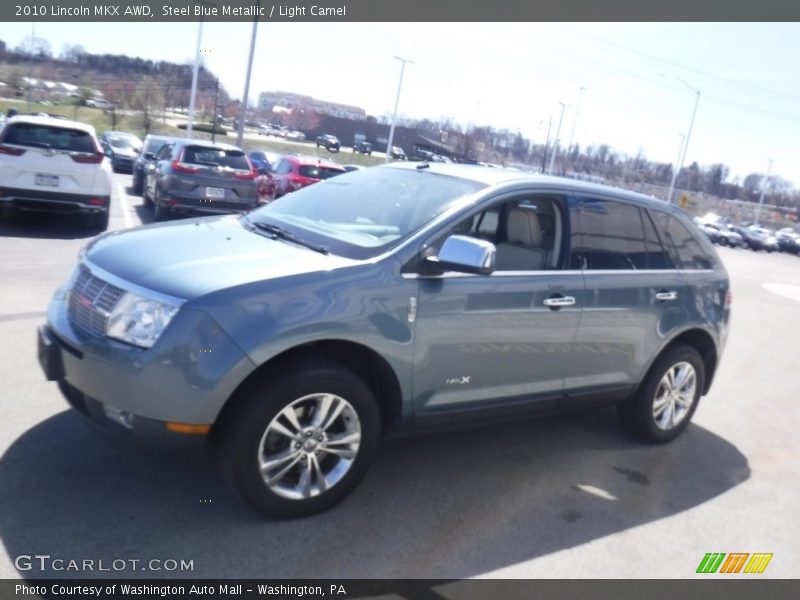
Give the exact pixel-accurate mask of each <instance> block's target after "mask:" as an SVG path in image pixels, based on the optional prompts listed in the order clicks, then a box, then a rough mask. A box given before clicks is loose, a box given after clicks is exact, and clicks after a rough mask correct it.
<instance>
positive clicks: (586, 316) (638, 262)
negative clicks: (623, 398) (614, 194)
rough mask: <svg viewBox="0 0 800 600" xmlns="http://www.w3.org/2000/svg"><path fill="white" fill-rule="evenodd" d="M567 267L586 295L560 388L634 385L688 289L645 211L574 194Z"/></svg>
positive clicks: (678, 318)
mask: <svg viewBox="0 0 800 600" xmlns="http://www.w3.org/2000/svg"><path fill="white" fill-rule="evenodd" d="M573 206H574V208H575V211H576V213H577V219H576V220H577V223H576V230H575V242H574V245H573V249H572V260H573V266H575V267H577V268H580V269H581V270H582V271H583V274H584V278H585V282H586V300H585V305H584V307H583V316H582V317H581V324H580V327H579V328H578V335H577V338H576V341H575V349H574V352H575V353H574V357H573V360H572V361H571V362H570V366H569V370H568V372H567V375H566V381H565V387H566V389H567V392H568V393H571V394H581V393H587V394H593V393H597V392H603V391H606V392H613V391H615V390H616V391H618V392H620V393H625V392H627V390H628V389H629V388H630V387H631V386H632V385H635V384H637V383H638V382H639V380H640V379H641V377H642V375H643V370H644V368H645V366H646V365H647V364H649V361H650V360H651V358H652V356H653V353H654V352H655V351H656V349H657V348H659V347H660V346H661V343H662V340H663V339H664V337H665V336H669V334H670V332H671V331H672V330H673V329H674V328H676V327H678V326H680V325H681V324H682V323H684V321H685V318H684V315H685V311H684V310H683V308H682V302H683V299H684V296H685V295H686V286H685V283H684V280H683V279H682V277H681V275H680V273H679V272H678V270H677V269H676V268H675V264H674V262H673V261H672V259H671V257H670V255H669V254H668V252H667V251H666V250H665V248H664V246H663V245H662V242H661V240H660V238H659V236H658V234H657V232H656V228H655V227H654V224H653V222H652V220H651V219H650V217H649V215H648V212H647V211H646V210H644V209H643V208H641V207H639V206H638V205H636V204H632V203H627V202H624V201H618V200H615V199H610V198H595V197H579V198H576V199H575V200H574V204H573Z"/></svg>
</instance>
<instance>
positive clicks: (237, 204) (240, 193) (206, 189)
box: [144, 139, 258, 221]
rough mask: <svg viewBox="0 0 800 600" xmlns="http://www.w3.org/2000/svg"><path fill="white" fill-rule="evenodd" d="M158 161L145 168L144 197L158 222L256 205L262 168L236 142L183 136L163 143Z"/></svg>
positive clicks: (240, 210)
mask: <svg viewBox="0 0 800 600" xmlns="http://www.w3.org/2000/svg"><path fill="white" fill-rule="evenodd" d="M155 160H156V162H155V164H153V165H150V166H149V167H148V170H147V176H146V178H145V184H144V200H145V204H148V205H150V204H152V205H153V207H154V208H153V211H154V216H155V219H156V221H162V220H164V219H165V218H167V216H168V215H170V214H176V213H182V214H215V213H216V214H219V213H232V212H242V211H248V210H252V209H253V208H255V207H256V206H257V205H258V193H257V186H256V177H257V176H258V172H257V171H256V169H255V167H253V165H252V164H251V163H250V161H249V160H248V159H247V157H246V156H245V154H244V151H242V150H241V149H240V148H237V147H236V146H231V145H229V144H214V143H211V142H204V141H201V140H190V139H181V140H178V141H176V142H171V143H167V144H164V145H163V146H162V147H161V150H159V151H158V154H156V159H155Z"/></svg>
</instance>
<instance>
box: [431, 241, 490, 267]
mask: <svg viewBox="0 0 800 600" xmlns="http://www.w3.org/2000/svg"><path fill="white" fill-rule="evenodd" d="M496 253H497V250H496V248H495V247H494V244H492V243H491V242H487V241H486V240H479V239H476V238H472V237H467V236H464V235H451V236H450V237H449V238H447V239H446V240H445V242H444V244H443V245H442V248H441V250H439V254H438V255H436V256H433V257H430V258H428V259H427V261H428V262H429V263H431V264H433V265H436V266H438V267H439V268H441V269H444V270H446V271H458V272H460V273H473V274H475V275H491V274H492V272H493V271H494V262H495V255H496Z"/></svg>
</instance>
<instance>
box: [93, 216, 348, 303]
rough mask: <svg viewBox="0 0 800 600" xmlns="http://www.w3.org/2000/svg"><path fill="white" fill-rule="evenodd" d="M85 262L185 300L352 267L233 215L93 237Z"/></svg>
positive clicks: (335, 257)
mask: <svg viewBox="0 0 800 600" xmlns="http://www.w3.org/2000/svg"><path fill="white" fill-rule="evenodd" d="M84 258H85V260H86V261H87V262H88V263H89V266H91V265H95V266H97V267H99V268H100V269H103V270H104V271H107V272H108V273H110V274H112V275H115V276H116V277H119V278H121V279H123V280H125V281H129V282H131V283H134V284H136V285H139V286H142V287H144V288H147V289H150V290H153V291H156V292H160V293H163V294H169V295H171V296H176V297H178V298H183V299H186V300H191V299H192V298H196V297H198V296H202V295H203V294H207V293H209V292H212V291H214V290H219V289H223V288H227V287H231V286H236V285H241V284H245V283H250V282H254V281H262V280H265V279H273V278H278V277H285V276H289V275H298V274H303V273H312V272H318V271H329V270H331V269H335V268H338V267H343V266H349V265H353V264H356V261H353V260H351V259H347V258H343V257H340V256H334V255H324V254H321V253H319V252H315V251H313V250H310V249H308V248H305V247H303V246H299V245H296V244H293V243H290V242H285V241H281V240H273V239H270V238H268V237H265V236H263V235H260V234H258V233H253V232H252V231H249V230H247V229H245V228H244V226H243V225H242V224H241V223H240V222H239V217H238V216H237V215H227V216H223V217H201V218H197V219H187V220H184V221H180V222H177V223H163V224H159V225H148V226H144V227H137V228H135V229H127V230H121V231H114V232H110V233H107V234H104V235H101V236H99V237H97V238H95V239H94V240H93V241H92V242H91V243H90V244H89V245H88V246H87V248H86V251H85V254H84Z"/></svg>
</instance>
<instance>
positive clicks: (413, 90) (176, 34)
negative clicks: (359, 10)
mask: <svg viewBox="0 0 800 600" xmlns="http://www.w3.org/2000/svg"><path fill="white" fill-rule="evenodd" d="M251 29H252V24H249V23H205V24H204V26H203V43H202V47H203V48H204V50H205V52H204V54H203V56H204V59H205V61H206V64H207V66H208V67H209V68H210V69H211V70H212V71H214V72H215V73H217V74H219V76H220V80H221V82H222V84H223V85H224V86H225V87H226V89H227V90H228V92H229V93H230V94H231V95H232V96H234V97H239V98H240V97H241V96H242V91H243V87H244V78H245V69H246V64H247V53H248V48H249V42H250V34H251ZM197 30H198V26H197V24H191V23H185V24H184V23H129V24H125V23H86V24H70V25H69V26H65V25H64V24H59V23H38V24H37V25H36V35H37V37H43V38H45V39H47V40H48V41H49V42H50V44H51V45H52V48H53V51H54V53H55V54H56V55H58V54H59V53H60V51H61V49H62V47H63V46H64V44H77V43H79V44H81V45H83V46H84V48H85V49H86V50H87V51H89V52H93V53H104V52H108V53H112V54H127V55H129V56H139V57H143V58H151V59H156V60H170V61H174V62H179V63H181V62H186V61H189V60H191V59H192V58H193V56H194V48H195V42H196V37H197ZM75 32H80V34H79V35H75ZM30 33H31V28H30V26H28V27H24V26H23V27H21V26H20V25H19V24H12V23H0V39H2V40H4V41H5V42H6V43H7V44H8V45H9V46H11V47H14V46H17V45H18V44H19V43H20V42H21V41H22V40H23V38H24V37H25V36H27V35H30ZM395 55H398V56H403V57H405V58H409V59H411V60H414V61H415V62H414V64H411V65H408V66H407V68H406V72H405V79H404V82H403V90H402V96H401V99H400V109H399V113H400V114H401V115H404V116H411V117H429V118H434V119H436V118H439V117H441V116H449V117H452V118H454V119H455V120H457V121H459V122H461V123H475V122H477V123H478V124H480V125H491V126H493V127H498V128H508V129H511V130H513V131H516V130H520V131H521V132H522V133H523V134H524V135H526V136H528V137H530V138H531V139H533V140H534V141H536V142H538V143H542V142H544V139H545V137H546V134H547V124H548V121H549V120H550V119H551V117H552V119H553V134H555V129H556V127H557V125H558V120H559V115H560V106H559V104H558V103H559V102H563V103H565V104H566V105H567V108H566V109H565V112H564V119H563V123H562V126H561V136H560V138H561V140H562V145H563V146H565V145H567V144H568V142H569V138H570V136H571V135H572V131H573V126H574V141H575V142H576V143H578V144H580V145H581V146H582V147H585V146H586V145H588V144H601V143H607V144H609V145H610V146H612V148H613V149H614V150H615V151H617V152H620V153H623V154H630V155H635V154H636V153H637V152H638V151H639V150H641V151H642V152H643V154H644V155H645V156H646V157H647V158H648V159H650V160H656V161H660V162H674V161H675V159H676V156H677V154H678V149H679V145H680V142H681V138H680V134H685V133H686V132H687V130H688V128H689V121H690V118H691V116H692V109H693V107H694V103H695V99H696V94H695V92H694V91H692V89H691V88H694V89H699V90H700V92H701V93H700V102H699V105H698V106H699V108H698V111H697V116H696V119H695V124H694V129H693V132H692V136H691V140H690V144H689V148H688V151H687V156H686V164H687V165H688V164H690V163H691V162H693V161H697V162H698V163H700V164H701V165H710V164H712V163H715V162H722V163H725V164H727V165H728V166H729V167H730V168H731V174H732V175H733V176H735V175H738V176H740V177H744V176H746V175H747V174H748V173H751V172H758V173H763V172H765V171H766V169H767V164H768V160H769V159H772V160H773V161H774V164H773V168H772V173H773V174H774V175H779V176H781V177H783V178H785V179H788V180H790V181H792V182H793V183H794V184H795V185H797V186H800V149H799V148H800V146H799V144H800V69H799V68H798V67H799V66H800V24H797V23H710V24H709V23H654V24H647V23H569V24H560V23H471V24H470V23H389V24H386V23H260V24H259V27H258V38H257V44H256V52H255V61H254V70H253V76H252V82H251V87H250V97H251V98H252V99H255V98H257V96H258V94H259V93H260V92H262V91H272V90H284V91H292V92H297V93H302V94H308V95H311V96H314V97H315V98H319V99H322V100H331V101H336V102H344V103H347V104H354V105H357V106H361V107H363V108H364V109H365V110H366V111H367V113H368V114H373V115H381V114H384V113H387V112H390V111H391V109H392V107H393V105H394V99H395V94H396V91H397V81H398V77H399V74H400V63H399V61H397V60H395V59H394V58H393V56H395ZM659 74H664V75H663V76H659ZM677 78H681V79H683V80H684V81H685V83H681V82H680V81H679V80H678V79H677ZM580 87H584V88H585V90H584V92H583V95H582V98H581V104H580V115H579V116H578V118H577V122H576V120H575V109H576V105H577V101H578V89H579V88H580Z"/></svg>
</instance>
